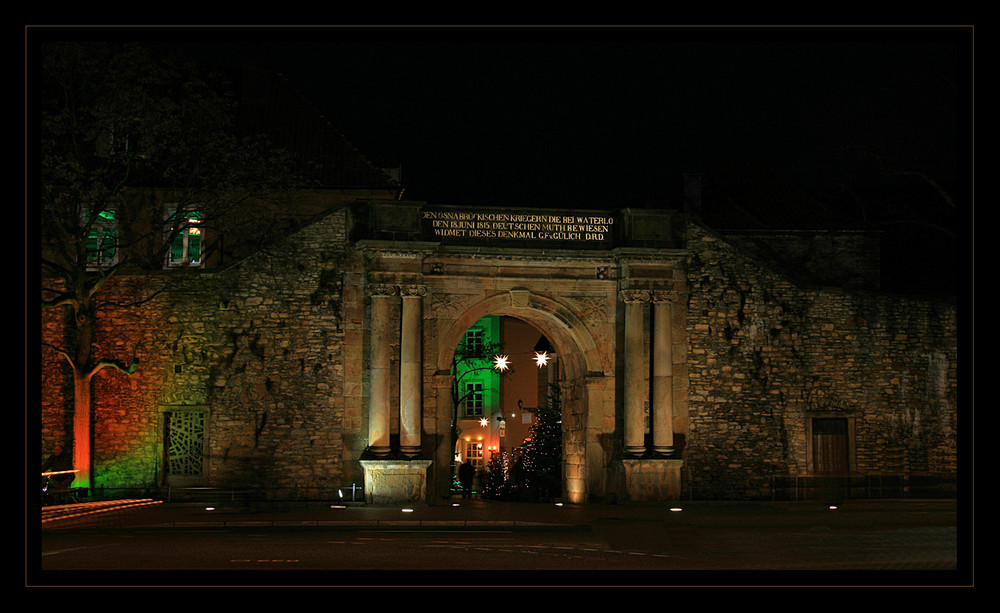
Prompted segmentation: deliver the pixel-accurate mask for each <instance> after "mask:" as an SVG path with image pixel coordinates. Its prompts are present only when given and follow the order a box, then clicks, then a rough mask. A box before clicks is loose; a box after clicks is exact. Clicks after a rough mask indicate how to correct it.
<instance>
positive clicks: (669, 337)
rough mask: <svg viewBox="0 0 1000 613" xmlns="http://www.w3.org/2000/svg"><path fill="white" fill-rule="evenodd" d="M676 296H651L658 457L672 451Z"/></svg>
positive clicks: (663, 294) (654, 435)
mask: <svg viewBox="0 0 1000 613" xmlns="http://www.w3.org/2000/svg"><path fill="white" fill-rule="evenodd" d="M676 300H677V293H676V292H672V291H664V292H656V294H655V295H654V296H653V398H652V402H651V403H650V404H651V405H652V406H651V407H650V412H651V413H652V415H651V417H650V419H651V421H652V422H653V451H654V452H655V453H657V454H659V455H665V456H668V455H672V454H673V452H674V397H673V387H674V365H673V359H674V358H673V303H674V302H676Z"/></svg>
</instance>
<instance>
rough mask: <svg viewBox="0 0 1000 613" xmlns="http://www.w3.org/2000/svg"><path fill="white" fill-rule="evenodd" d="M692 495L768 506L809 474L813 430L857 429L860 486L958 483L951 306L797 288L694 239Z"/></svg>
mask: <svg viewBox="0 0 1000 613" xmlns="http://www.w3.org/2000/svg"><path fill="white" fill-rule="evenodd" d="M688 246H689V251H690V257H689V262H688V267H689V268H688V283H689V286H690V294H689V296H690V297H689V303H688V333H689V340H690V343H689V347H688V351H689V366H690V371H689V378H690V388H689V419H690V434H689V437H688V448H687V451H686V454H685V478H686V486H687V487H688V488H690V490H691V492H692V493H693V494H694V495H695V496H725V497H729V496H739V497H760V496H768V495H770V494H771V492H770V483H771V479H772V477H787V476H796V475H807V474H809V471H810V465H809V458H808V448H809V445H808V441H807V440H806V436H807V421H808V419H809V418H810V417H812V416H844V417H849V418H851V419H852V420H853V424H854V441H853V447H852V449H853V457H852V458H851V460H852V465H851V467H852V469H853V471H854V472H855V473H862V474H871V473H880V472H889V473H910V472H918V471H922V472H940V473H952V474H953V473H954V472H955V471H956V432H957V423H956V419H957V418H956V416H957V412H958V406H957V338H956V329H957V328H956V319H955V310H954V308H953V307H952V306H950V305H946V304H940V303H934V302H927V301H921V300H913V299H906V298H901V297H896V296H889V295H878V294H873V293H861V292H853V293H849V292H843V291H840V290H834V289H807V288H802V287H797V286H796V285H794V284H792V283H791V282H789V281H788V280H787V278H786V277H784V276H782V275H780V274H777V273H776V272H774V271H772V270H769V269H768V268H766V267H764V266H762V265H760V264H759V263H758V262H757V261H756V260H755V259H754V258H752V257H748V255H747V254H746V253H745V252H743V251H742V250H741V249H739V248H736V247H734V246H732V245H731V244H729V243H727V242H726V241H725V240H723V239H722V238H720V237H719V236H716V235H714V234H712V233H711V232H710V231H708V230H706V229H705V228H703V227H701V226H698V225H695V224H692V225H691V226H690V227H689V245H688Z"/></svg>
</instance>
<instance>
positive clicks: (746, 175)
mask: <svg viewBox="0 0 1000 613" xmlns="http://www.w3.org/2000/svg"><path fill="white" fill-rule="evenodd" d="M701 189H702V203H701V207H702V208H701V218H702V220H703V221H704V222H705V223H707V224H708V225H709V226H711V227H713V228H715V229H717V230H720V231H727V230H731V231H765V232H767V231H808V230H838V229H848V228H857V227H858V223H857V221H858V220H857V218H856V215H855V214H854V212H852V211H838V210H834V209H832V208H830V207H828V206H827V205H825V204H824V203H822V202H820V201H819V200H818V199H816V198H815V197H814V196H813V195H811V194H810V193H809V192H807V191H806V190H804V189H803V188H801V187H799V186H798V185H796V184H795V183H793V182H792V181H790V180H789V179H788V178H786V177H784V176H782V175H781V174H780V173H779V172H777V171H776V170H774V169H773V168H771V167H769V166H768V165H767V164H765V163H764V162H762V161H760V160H757V159H753V158H734V159H729V160H726V161H724V162H722V163H720V164H719V165H717V166H716V167H715V168H713V169H712V170H710V171H708V172H706V173H704V174H703V175H702V187H701Z"/></svg>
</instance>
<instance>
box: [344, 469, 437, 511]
mask: <svg viewBox="0 0 1000 613" xmlns="http://www.w3.org/2000/svg"><path fill="white" fill-rule="evenodd" d="M360 462H361V468H362V469H363V470H364V472H365V502H367V503H369V504H399V503H413V502H426V501H427V469H428V467H430V465H431V461H430V460H410V461H406V460H360Z"/></svg>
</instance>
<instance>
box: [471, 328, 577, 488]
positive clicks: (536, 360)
mask: <svg viewBox="0 0 1000 613" xmlns="http://www.w3.org/2000/svg"><path fill="white" fill-rule="evenodd" d="M558 372H559V368H558V361H557V354H556V352H555V350H554V348H553V347H552V345H551V344H550V343H549V341H548V339H547V338H546V337H545V335H544V334H542V332H540V331H539V330H538V329H537V328H535V327H534V326H533V325H532V324H530V323H528V322H526V321H523V320H521V319H518V318H516V317H510V316H500V315H487V316H484V317H482V318H480V319H479V320H478V321H476V322H475V323H474V324H472V325H471V326H470V327H469V328H468V329H467V330H466V332H465V335H464V336H463V337H462V340H461V341H460V342H459V344H458V346H457V347H456V349H455V356H454V360H453V374H454V383H453V389H452V399H453V420H452V424H453V432H454V438H455V448H454V462H453V469H454V475H455V478H454V479H453V489H452V494H453V495H457V494H458V493H459V491H460V490H461V479H460V478H459V467H460V466H461V465H462V464H465V463H468V464H470V465H471V467H472V469H474V471H475V474H476V475H477V476H476V478H475V480H474V484H473V489H474V491H475V492H477V493H478V492H481V491H482V489H483V486H484V485H485V483H484V480H485V472H486V471H487V470H488V469H490V468H493V469H494V471H495V470H497V469H506V470H509V469H510V467H512V466H515V465H519V463H520V461H521V459H522V455H523V453H524V450H525V444H526V442H527V441H528V439H529V438H530V437H531V435H532V430H533V427H534V426H536V425H537V424H538V423H539V411H540V410H542V409H544V408H546V407H549V406H550V405H551V403H552V402H553V399H552V398H551V395H552V394H553V393H555V387H554V386H556V385H557V384H558V380H559V375H558ZM555 402H558V401H557V400H556V401H555ZM557 451H561V450H557Z"/></svg>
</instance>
